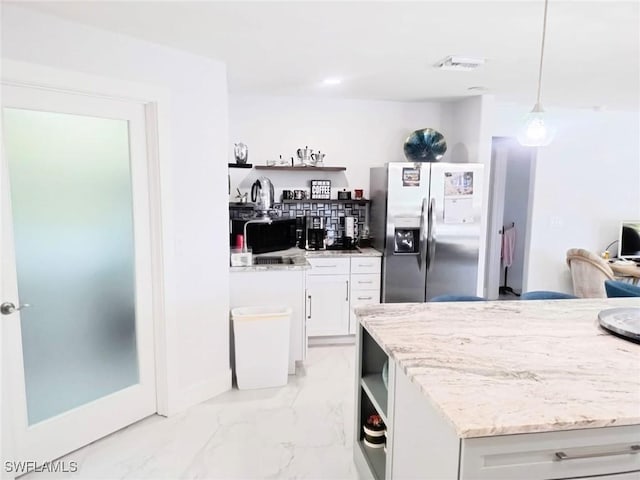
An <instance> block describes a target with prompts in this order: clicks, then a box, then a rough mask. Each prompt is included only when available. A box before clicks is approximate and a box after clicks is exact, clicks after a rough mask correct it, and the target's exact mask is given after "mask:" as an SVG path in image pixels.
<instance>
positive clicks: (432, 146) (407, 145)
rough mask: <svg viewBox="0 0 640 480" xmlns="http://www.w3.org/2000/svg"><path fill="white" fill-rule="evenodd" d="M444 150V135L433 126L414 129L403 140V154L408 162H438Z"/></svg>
mask: <svg viewBox="0 0 640 480" xmlns="http://www.w3.org/2000/svg"><path fill="white" fill-rule="evenodd" d="M446 151H447V142H445V140H444V136H443V135H442V134H441V133H440V132H438V131H436V130H434V129H433V128H423V129H422V130H416V131H415V132H413V133H412V134H411V135H409V136H408V137H407V139H406V140H405V141H404V155H405V157H407V160H409V161H410V162H439V161H440V159H441V158H442V156H443V155H444V154H445V152H446Z"/></svg>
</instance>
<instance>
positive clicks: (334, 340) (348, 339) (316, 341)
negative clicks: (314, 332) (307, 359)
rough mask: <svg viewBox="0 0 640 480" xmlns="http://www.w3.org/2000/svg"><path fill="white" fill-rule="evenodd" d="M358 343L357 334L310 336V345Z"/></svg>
mask: <svg viewBox="0 0 640 480" xmlns="http://www.w3.org/2000/svg"><path fill="white" fill-rule="evenodd" d="M354 343H356V336H355V335H336V336H330V337H309V346H310V347H315V346H319V345H352V344H354Z"/></svg>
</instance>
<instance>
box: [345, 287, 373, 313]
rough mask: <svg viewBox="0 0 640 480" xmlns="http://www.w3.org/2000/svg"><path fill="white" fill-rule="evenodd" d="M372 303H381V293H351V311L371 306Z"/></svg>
mask: <svg viewBox="0 0 640 480" xmlns="http://www.w3.org/2000/svg"><path fill="white" fill-rule="evenodd" d="M372 303H380V292H379V291H376V292H374V291H371V292H367V291H362V290H361V291H356V292H351V309H352V310H353V308H354V307H361V306H363V305H371V304H372Z"/></svg>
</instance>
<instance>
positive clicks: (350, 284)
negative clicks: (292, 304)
mask: <svg viewBox="0 0 640 480" xmlns="http://www.w3.org/2000/svg"><path fill="white" fill-rule="evenodd" d="M307 260H308V261H309V263H310V264H311V269H310V270H307V334H308V335H309V336H310V337H327V336H347V335H353V334H355V332H356V318H355V315H354V313H353V309H354V308H355V307H358V306H362V305H369V304H372V303H379V302H380V265H381V259H380V257H369V256H366V257H365V256H359V255H358V254H354V255H353V256H351V257H347V256H341V257H337V256H336V257H321V258H313V257H307ZM345 308H346V310H345ZM345 312H346V313H345ZM352 338H353V337H352ZM333 340H335V339H333Z"/></svg>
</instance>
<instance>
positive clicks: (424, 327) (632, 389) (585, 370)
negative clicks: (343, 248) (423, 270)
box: [354, 298, 640, 480]
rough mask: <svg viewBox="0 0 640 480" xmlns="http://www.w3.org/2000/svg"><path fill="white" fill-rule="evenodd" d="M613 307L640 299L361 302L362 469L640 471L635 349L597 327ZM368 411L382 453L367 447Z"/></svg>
mask: <svg viewBox="0 0 640 480" xmlns="http://www.w3.org/2000/svg"><path fill="white" fill-rule="evenodd" d="M614 307H640V300H639V299H637V298H626V299H581V300H552V301H511V302H468V303H426V304H385V305H379V306H371V307H362V308H358V309H356V315H357V317H358V320H359V323H360V326H359V328H358V332H357V340H356V341H357V345H358V362H357V364H356V381H357V385H356V422H355V424H356V434H355V446H354V456H355V461H356V464H357V466H358V469H359V472H360V474H361V476H362V477H364V478H370V477H373V478H401V479H404V478H434V479H438V480H440V479H469V478H474V479H475V478H478V479H499V478H503V479H514V478H518V479H543V478H553V479H561V478H580V477H587V476H594V477H593V478H606V479H610V480H621V479H625V480H626V479H632V478H634V479H637V478H639V477H640V473H638V472H640V345H638V344H635V343H632V342H629V341H627V340H624V339H621V338H618V337H615V336H613V335H611V334H609V333H607V332H606V331H604V330H603V329H601V328H600V327H599V326H598V322H597V315H598V312H599V311H601V310H603V309H606V308H614ZM387 361H388V388H387V387H385V385H384V382H383V380H382V378H381V375H380V372H381V371H382V369H383V366H384V364H385V362H387ZM375 413H378V414H380V415H381V416H382V417H383V419H384V420H385V423H386V426H387V448H386V450H387V451H386V453H385V452H384V451H383V450H382V449H372V448H370V447H367V446H365V445H364V443H363V442H362V438H363V434H362V431H361V426H362V424H363V423H364V422H366V419H367V418H368V416H369V415H371V414H375ZM605 475H610V476H605ZM601 476H603V477H601Z"/></svg>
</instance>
